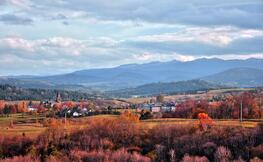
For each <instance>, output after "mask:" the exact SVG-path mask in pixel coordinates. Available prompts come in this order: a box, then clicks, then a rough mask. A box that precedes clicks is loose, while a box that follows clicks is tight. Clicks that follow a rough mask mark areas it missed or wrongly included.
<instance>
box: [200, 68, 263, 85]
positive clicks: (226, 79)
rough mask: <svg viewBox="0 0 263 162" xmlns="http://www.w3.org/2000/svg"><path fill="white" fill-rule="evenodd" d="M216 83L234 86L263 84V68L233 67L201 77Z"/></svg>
mask: <svg viewBox="0 0 263 162" xmlns="http://www.w3.org/2000/svg"><path fill="white" fill-rule="evenodd" d="M202 79H203V80H206V81H210V82H213V83H217V84H224V85H229V86H236V87H257V86H263V70H260V69H254V68H234V69H229V70H226V71H223V72H220V73H217V74H213V75H209V76H206V77H203V78H202Z"/></svg>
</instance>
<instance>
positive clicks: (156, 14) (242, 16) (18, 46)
mask: <svg viewBox="0 0 263 162" xmlns="http://www.w3.org/2000/svg"><path fill="white" fill-rule="evenodd" d="M0 31H1V32H0V75H21V74H31V75H32V74H33V75H44V74H45V75H46V74H58V73H64V72H71V71H74V70H79V69H88V68H100V67H112V66H117V65H121V64H127V63H145V62H151V61H170V60H175V59H176V60H180V61H189V60H194V59H197V58H203V57H206V58H212V57H217V58H222V59H246V58H252V57H253V58H263V1H262V0H225V1H221V2H220V1H218V0H191V1H190V0H189V1H185V0H95V1H94V0H56V1H54V0H41V1H40V0H0Z"/></svg>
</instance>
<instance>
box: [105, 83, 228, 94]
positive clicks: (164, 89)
mask: <svg viewBox="0 0 263 162" xmlns="http://www.w3.org/2000/svg"><path fill="white" fill-rule="evenodd" d="M223 87H224V86H220V85H216V84H212V83H209V82H206V81H203V80H189V81H179V82H169V83H151V84H145V85H142V86H138V87H136V88H129V89H122V90H116V91H109V92H107V93H106V94H107V95H109V96H116V97H130V96H134V95H136V96H148V95H158V94H173V93H178V92H180V93H181V92H195V91H201V90H209V89H218V88H223Z"/></svg>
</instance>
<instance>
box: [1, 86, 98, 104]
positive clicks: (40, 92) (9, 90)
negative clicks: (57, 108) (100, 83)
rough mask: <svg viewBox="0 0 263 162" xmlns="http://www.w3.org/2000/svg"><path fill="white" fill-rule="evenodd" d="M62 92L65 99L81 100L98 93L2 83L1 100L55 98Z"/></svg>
mask: <svg viewBox="0 0 263 162" xmlns="http://www.w3.org/2000/svg"><path fill="white" fill-rule="evenodd" d="M58 92H59V93H60V95H61V97H62V99H63V100H73V101H74V100H80V99H89V98H94V97H95V96H96V95H97V94H95V93H94V94H90V93H84V92H79V91H65V90H54V89H33V88H28V89H27V88H18V87H15V86H11V85H8V84H4V85H0V100H9V101H11V100H48V99H54V98H55V96H56V94H57V93H58Z"/></svg>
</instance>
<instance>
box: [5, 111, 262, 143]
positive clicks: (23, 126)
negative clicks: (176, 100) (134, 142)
mask: <svg viewBox="0 0 263 162" xmlns="http://www.w3.org/2000/svg"><path fill="white" fill-rule="evenodd" d="M116 117H118V116H116V115H97V116H90V117H83V118H74V119H68V124H67V126H66V130H65V131H73V130H79V129H83V128H85V127H86V126H87V123H88V121H92V120H96V119H101V118H107V119H114V118H116ZM44 119H45V117H44V116H41V115H38V116H35V115H22V114H15V115H12V116H10V117H0V135H4V136H16V135H22V134H23V133H24V134H25V135H26V136H29V137H32V138H33V137H36V136H37V135H39V134H40V133H42V132H44V131H45V130H46V129H47V127H45V126H43V124H42V122H41V121H43V120H44ZM12 122H13V124H10V123H12ZM259 122H263V120H253V121H243V122H242V123H241V122H239V120H214V125H215V126H219V127H221V126H222V127H223V126H242V127H248V128H253V127H256V125H257V124H258V123H259ZM198 123H199V121H198V120H195V119H181V118H167V119H163V118H162V119H148V120H143V121H140V123H139V124H142V125H143V126H144V127H145V128H148V129H150V128H152V127H154V126H156V125H160V124H177V125H197V124H198Z"/></svg>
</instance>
